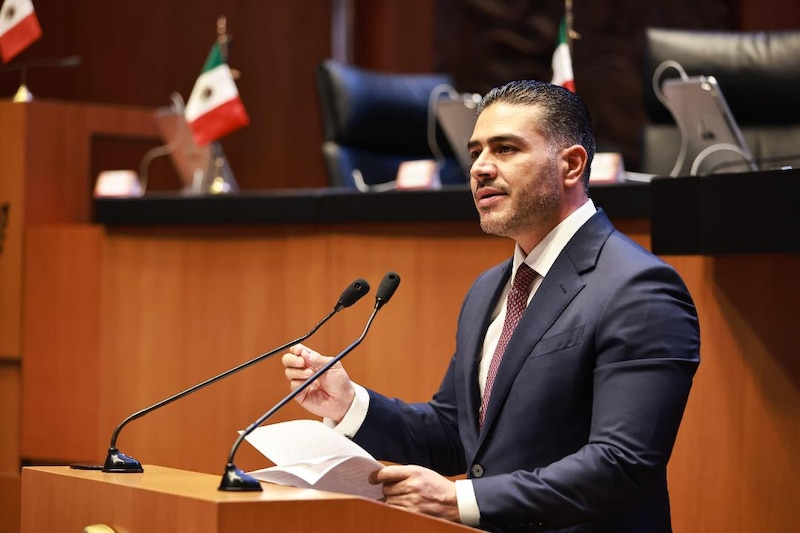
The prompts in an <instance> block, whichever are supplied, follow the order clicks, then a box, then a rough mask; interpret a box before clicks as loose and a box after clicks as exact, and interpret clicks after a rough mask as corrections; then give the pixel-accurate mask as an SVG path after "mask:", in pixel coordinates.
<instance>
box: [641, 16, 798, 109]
mask: <svg viewBox="0 0 800 533" xmlns="http://www.w3.org/2000/svg"><path fill="white" fill-rule="evenodd" d="M666 60H674V61H677V62H678V63H679V64H680V65H681V66H682V67H683V69H684V70H685V71H686V74H687V75H689V76H698V75H706V76H714V77H716V78H717V81H718V82H719V85H720V88H721V89H722V92H723V94H724V95H725V99H726V100H727V102H728V106H729V107H730V108H731V112H732V113H733V115H734V117H735V118H736V121H737V122H738V123H740V124H781V123H787V122H792V123H796V122H798V121H800V30H785V31H768V32H766V31H764V32H731V31H708V30H702V31H701V30H676V29H665V28H648V29H647V32H646V43H645V68H644V75H645V79H644V80H643V81H644V104H645V109H646V111H647V115H648V118H649V119H650V121H651V122H656V123H664V122H671V121H672V118H671V116H670V114H669V111H668V110H667V109H666V108H664V106H663V105H661V103H660V102H659V101H658V99H657V98H656V96H655V94H654V92H653V88H652V78H653V73H654V72H655V70H656V68H657V67H658V66H659V65H660V64H661V63H662V62H664V61H666ZM676 75H677V72H676V71H675V70H673V69H668V70H666V71H664V76H662V79H664V77H674V76H676Z"/></svg>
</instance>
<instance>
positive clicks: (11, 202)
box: [0, 104, 25, 361]
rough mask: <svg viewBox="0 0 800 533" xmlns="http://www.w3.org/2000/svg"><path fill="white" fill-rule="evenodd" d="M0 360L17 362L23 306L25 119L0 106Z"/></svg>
mask: <svg viewBox="0 0 800 533" xmlns="http://www.w3.org/2000/svg"><path fill="white" fill-rule="evenodd" d="M0 121H1V122H2V124H3V127H2V128H0V161H3V167H4V169H5V176H4V177H3V179H1V180H0V360H3V359H8V360H14V361H19V357H20V352H21V346H20V324H21V322H20V309H21V306H22V283H21V279H22V277H21V276H22V236H23V230H22V227H23V223H24V220H25V218H24V217H25V205H24V197H25V196H24V190H25V187H24V176H25V116H24V109H23V108H22V107H19V106H17V107H13V106H11V105H8V104H6V105H2V104H0Z"/></svg>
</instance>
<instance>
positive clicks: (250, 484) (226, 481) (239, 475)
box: [217, 463, 264, 492]
mask: <svg viewBox="0 0 800 533" xmlns="http://www.w3.org/2000/svg"><path fill="white" fill-rule="evenodd" d="M217 490H224V491H236V492H259V491H262V490H264V489H262V488H261V483H260V482H259V481H258V480H257V479H256V478H254V477H253V476H250V475H248V474H245V473H244V472H242V471H241V470H239V469H238V468H236V465H234V464H233V463H228V464H227V466H226V467H225V473H224V474H222V481H220V484H219V489H217Z"/></svg>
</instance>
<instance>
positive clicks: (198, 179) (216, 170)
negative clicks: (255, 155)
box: [189, 142, 239, 194]
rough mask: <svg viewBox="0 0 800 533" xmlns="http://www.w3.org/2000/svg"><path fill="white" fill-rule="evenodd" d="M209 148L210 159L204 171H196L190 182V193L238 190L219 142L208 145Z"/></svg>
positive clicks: (218, 192) (222, 192)
mask: <svg viewBox="0 0 800 533" xmlns="http://www.w3.org/2000/svg"><path fill="white" fill-rule="evenodd" d="M209 147H210V148H211V161H210V162H209V165H208V170H207V171H206V172H197V173H196V174H195V179H194V181H193V182H192V185H191V188H190V191H189V192H190V193H192V194H230V193H236V192H239V185H238V184H237V183H236V178H234V177H233V171H232V170H231V166H230V165H229V164H228V158H227V157H225V152H223V151H222V145H221V144H220V143H219V142H213V143H211V144H210V145H209Z"/></svg>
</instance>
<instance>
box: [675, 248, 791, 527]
mask: <svg viewBox="0 0 800 533" xmlns="http://www.w3.org/2000/svg"><path fill="white" fill-rule="evenodd" d="M673 262H674V264H676V266H677V267H678V269H679V270H680V271H681V273H682V274H683V275H684V277H685V279H686V281H687V283H688V285H689V288H690V290H691V291H692V294H693V295H694V297H695V300H696V304H697V307H698V310H699V312H700V325H701V341H702V348H701V357H702V361H701V364H700V369H699V371H698V374H697V377H696V379H695V385H694V389H693V391H692V395H691V398H690V401H689V406H688V408H687V411H686V417H685V419H684V423H683V426H682V427H681V432H680V435H679V438H678V442H677V444H676V448H675V454H674V457H673V460H672V463H671V468H670V483H671V485H672V494H673V512H674V526H675V530H676V531H698V532H703V531H708V532H712V531H741V532H747V531H764V532H780V531H786V530H789V529H791V528H792V527H793V526H792V524H793V523H795V522H796V519H795V516H794V515H795V513H794V507H795V503H794V502H796V501H798V499H800V459H798V455H797V443H798V442H800V363H798V359H797V348H796V339H795V338H794V334H793V333H794V327H795V324H794V323H795V317H796V313H795V312H794V311H793V309H794V307H795V306H796V302H797V301H798V297H800V286H798V284H797V283H796V282H795V281H794V277H795V273H796V272H797V269H798V267H800V258H798V257H795V256H791V255H787V256H740V257H719V258H699V257H678V258H674V259H673Z"/></svg>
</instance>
